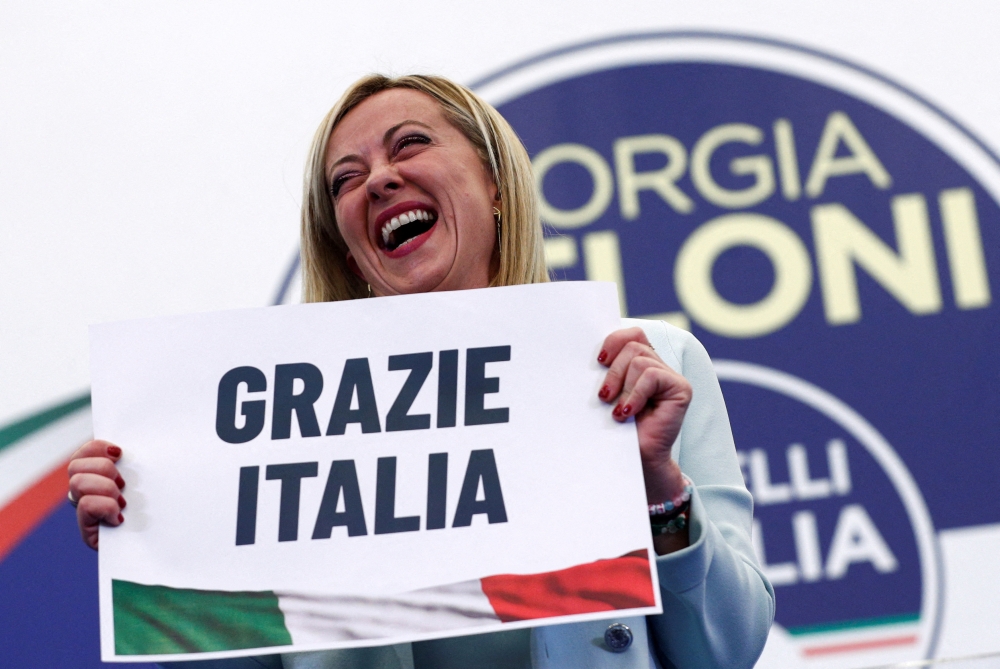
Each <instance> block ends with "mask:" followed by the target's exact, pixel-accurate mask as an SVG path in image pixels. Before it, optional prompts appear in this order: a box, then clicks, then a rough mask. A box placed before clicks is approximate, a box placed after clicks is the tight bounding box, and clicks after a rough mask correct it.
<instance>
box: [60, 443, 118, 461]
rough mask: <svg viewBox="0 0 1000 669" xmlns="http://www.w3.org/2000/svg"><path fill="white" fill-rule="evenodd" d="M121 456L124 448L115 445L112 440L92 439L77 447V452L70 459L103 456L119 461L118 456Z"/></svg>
mask: <svg viewBox="0 0 1000 669" xmlns="http://www.w3.org/2000/svg"><path fill="white" fill-rule="evenodd" d="M121 456H122V449H121V448H119V447H118V446H115V445H114V444H112V443H111V442H110V441H104V440H103V439H91V440H90V441H88V442H87V443H85V444H84V445H83V446H81V447H80V448H78V449H76V453H74V454H73V455H72V456H71V457H70V459H71V460H75V459H77V458H95V457H103V458H110V459H111V461H112V462H118V458H120V457H121Z"/></svg>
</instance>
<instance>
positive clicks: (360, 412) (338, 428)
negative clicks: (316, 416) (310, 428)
mask: <svg viewBox="0 0 1000 669" xmlns="http://www.w3.org/2000/svg"><path fill="white" fill-rule="evenodd" d="M355 388H357V390H358V408H357V409H353V410H352V409H351V400H352V399H353V398H354V389H355ZM348 423H361V431H362V432H364V433H366V434H367V433H368V432H381V431H382V427H381V425H380V424H379V422H378V407H377V406H376V404H375V388H374V387H372V372H371V368H370V367H368V358H353V359H351V360H348V361H347V362H345V363H344V375H343V376H341V377H340V387H339V388H338V389H337V399H336V400H334V402H333V412H332V413H331V414H330V424H329V425H327V428H326V433H327V434H328V435H329V434H344V432H346V431H347V424H348Z"/></svg>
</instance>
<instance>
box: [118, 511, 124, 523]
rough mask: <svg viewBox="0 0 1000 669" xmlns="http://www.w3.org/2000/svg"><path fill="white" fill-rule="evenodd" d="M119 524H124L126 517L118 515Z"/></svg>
mask: <svg viewBox="0 0 1000 669" xmlns="http://www.w3.org/2000/svg"><path fill="white" fill-rule="evenodd" d="M118 522H119V523H124V522H125V516H123V515H122V514H120V513H119V514H118Z"/></svg>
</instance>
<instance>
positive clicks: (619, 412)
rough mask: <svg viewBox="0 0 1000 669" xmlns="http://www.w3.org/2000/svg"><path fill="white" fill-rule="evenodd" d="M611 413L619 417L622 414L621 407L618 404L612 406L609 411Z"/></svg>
mask: <svg viewBox="0 0 1000 669" xmlns="http://www.w3.org/2000/svg"><path fill="white" fill-rule="evenodd" d="M611 415H612V416H614V417H615V418H621V417H622V415H623V414H622V408H621V407H620V406H616V407H615V408H614V411H612V412H611Z"/></svg>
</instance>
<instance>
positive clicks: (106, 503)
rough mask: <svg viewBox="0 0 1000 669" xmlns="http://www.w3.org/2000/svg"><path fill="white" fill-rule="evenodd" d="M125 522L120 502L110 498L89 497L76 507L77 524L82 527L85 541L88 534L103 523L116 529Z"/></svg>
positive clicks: (81, 530) (81, 531)
mask: <svg viewBox="0 0 1000 669" xmlns="http://www.w3.org/2000/svg"><path fill="white" fill-rule="evenodd" d="M124 520H125V518H124V517H123V516H122V509H121V507H120V506H119V505H118V500H115V499H112V498H110V497H103V496H101V495H87V496H86V497H84V498H82V499H81V500H80V503H79V504H78V505H77V507H76V522H77V525H79V526H80V533H81V534H82V535H83V539H84V541H86V540H87V538H88V532H89V531H90V530H95V529H96V528H97V526H98V525H100V524H101V523H105V524H107V525H111V526H112V527H115V526H118V525H121V524H122V522H124Z"/></svg>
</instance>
